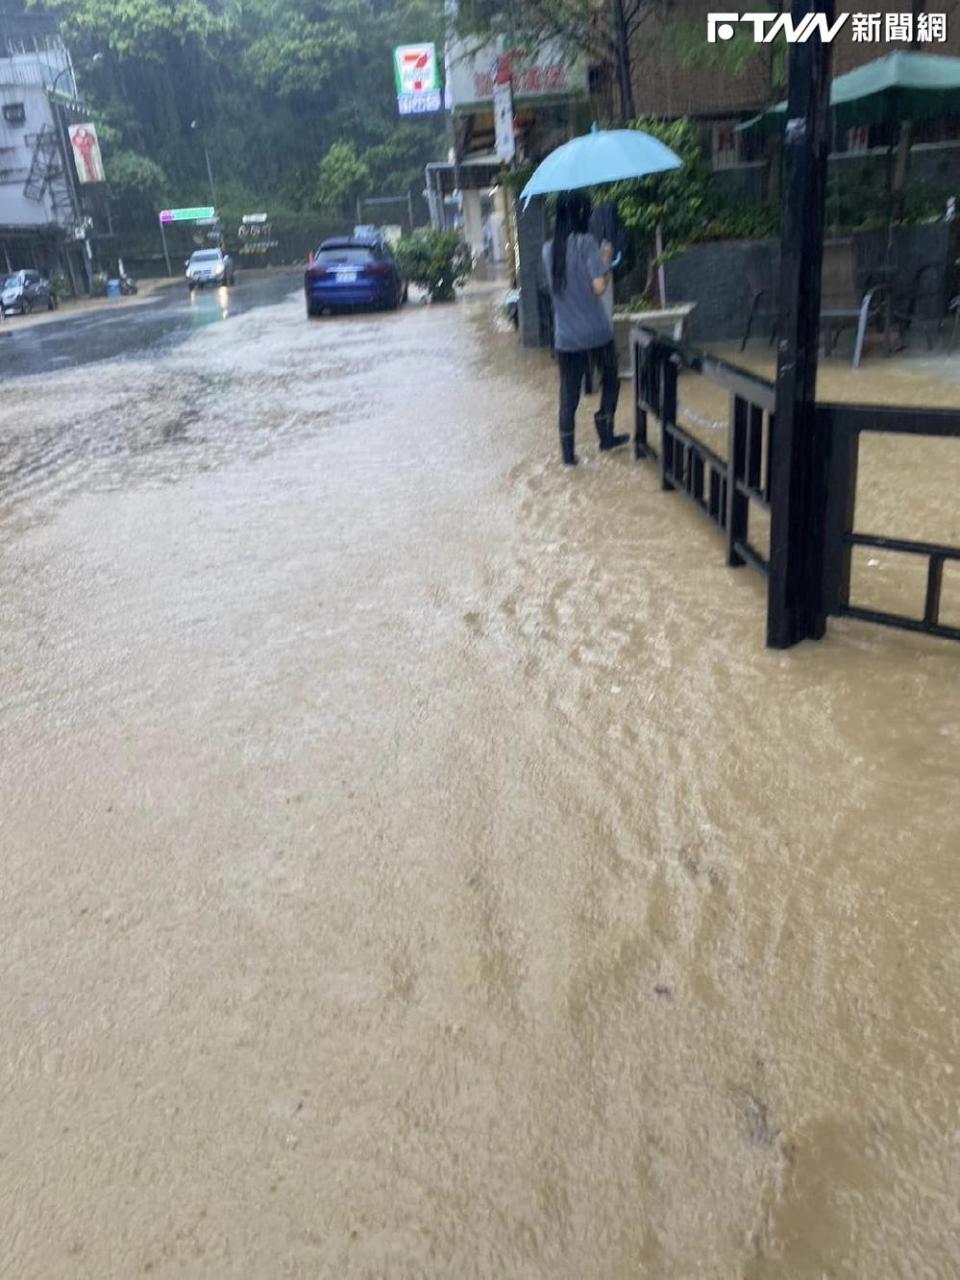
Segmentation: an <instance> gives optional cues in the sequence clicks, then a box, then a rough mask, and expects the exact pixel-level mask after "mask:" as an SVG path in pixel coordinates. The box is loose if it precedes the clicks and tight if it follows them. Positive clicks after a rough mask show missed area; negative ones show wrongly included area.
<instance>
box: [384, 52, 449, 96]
mask: <svg viewBox="0 0 960 1280" xmlns="http://www.w3.org/2000/svg"><path fill="white" fill-rule="evenodd" d="M393 73H394V76H395V77H396V81H397V97H398V98H399V97H400V96H401V95H403V94H406V93H433V92H435V91H436V90H437V89H439V88H440V76H439V73H438V69H437V50H436V48H435V46H434V45H432V44H401V45H398V47H397V48H396V49H394V51H393Z"/></svg>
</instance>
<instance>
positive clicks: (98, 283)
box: [90, 271, 107, 298]
mask: <svg viewBox="0 0 960 1280" xmlns="http://www.w3.org/2000/svg"><path fill="white" fill-rule="evenodd" d="M90 294H91V296H92V297H94V298H105V297H106V296H107V277H106V276H105V275H104V273H103V272H102V271H98V272H97V273H96V275H95V276H94V277H93V279H92V280H91V281H90Z"/></svg>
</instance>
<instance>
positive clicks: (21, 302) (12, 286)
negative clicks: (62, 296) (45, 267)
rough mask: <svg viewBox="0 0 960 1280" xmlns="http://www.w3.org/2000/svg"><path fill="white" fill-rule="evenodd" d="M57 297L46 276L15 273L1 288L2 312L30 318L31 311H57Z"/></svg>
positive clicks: (23, 272) (34, 273)
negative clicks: (13, 312) (16, 313)
mask: <svg viewBox="0 0 960 1280" xmlns="http://www.w3.org/2000/svg"><path fill="white" fill-rule="evenodd" d="M56 306H57V295H56V294H55V293H54V292H53V286H52V285H51V283H50V281H49V280H48V279H47V278H46V276H42V275H41V274H40V272H39V271H15V272H14V273H13V275H10V276H7V277H6V278H5V279H4V281H3V286H2V288H0V310H2V312H3V314H4V315H6V313H7V312H8V311H19V312H20V314H21V315H22V316H28V315H29V314H30V312H31V311H35V310H40V309H41V308H42V309H44V310H46V311H55V310H56Z"/></svg>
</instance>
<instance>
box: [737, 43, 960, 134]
mask: <svg viewBox="0 0 960 1280" xmlns="http://www.w3.org/2000/svg"><path fill="white" fill-rule="evenodd" d="M830 106H831V108H832V109H833V112H834V119H835V123H836V128H837V130H838V131H842V130H845V129H855V128H857V127H858V126H862V125H870V124H899V123H900V122H901V121H903V120H931V119H933V118H934V117H936V116H952V115H960V58H944V57H940V56H939V55H937V54H932V53H912V52H903V53H888V54H887V56H886V57H885V58H877V59H876V60H875V61H874V62H868V63H866V65H865V66H862V67H858V68H857V69H856V71H848V72H847V74H846V75H845V76H838V77H837V79H836V80H834V81H833V84H832V85H831V86H830ZM786 119H787V104H786V103H785V102H778V103H777V105H776V106H775V107H770V108H769V110H767V111H764V112H763V114H762V115H759V116H754V117H753V119H752V120H745V121H744V122H743V124H740V125H737V131H738V132H739V133H746V132H748V131H749V132H754V131H755V132H758V133H765V134H774V133H779V132H780V131H781V130H782V129H783V127H784V124H785V122H786Z"/></svg>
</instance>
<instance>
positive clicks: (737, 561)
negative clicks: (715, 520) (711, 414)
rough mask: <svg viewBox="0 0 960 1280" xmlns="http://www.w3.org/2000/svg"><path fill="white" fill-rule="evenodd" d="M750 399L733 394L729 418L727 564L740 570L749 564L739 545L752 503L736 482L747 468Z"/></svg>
mask: <svg viewBox="0 0 960 1280" xmlns="http://www.w3.org/2000/svg"><path fill="white" fill-rule="evenodd" d="M747 408H748V406H747V402H746V400H744V399H743V398H742V397H741V396H737V395H731V397H730V421H729V424H728V426H727V564H728V565H730V567H731V568H733V569H739V567H740V566H741V565H742V564H746V561H745V560H744V558H743V556H741V555H740V553H739V552H738V551H737V547H736V544H737V543H738V542H745V541H746V539H747V521H748V520H749V516H750V504H749V501H748V499H747V498H746V496H745V495H744V494H742V493H741V492H740V491H739V489H738V488H737V481H738V480H740V479H742V478H743V477H744V476H745V475H746V469H747Z"/></svg>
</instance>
